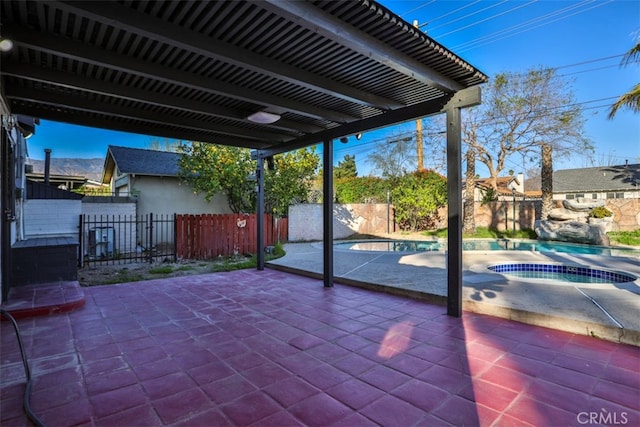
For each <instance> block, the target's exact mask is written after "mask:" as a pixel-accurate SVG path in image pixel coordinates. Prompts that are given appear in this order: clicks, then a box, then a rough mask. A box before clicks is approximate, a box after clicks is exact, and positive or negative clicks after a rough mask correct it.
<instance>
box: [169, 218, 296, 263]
mask: <svg viewBox="0 0 640 427" xmlns="http://www.w3.org/2000/svg"><path fill="white" fill-rule="evenodd" d="M256 227H257V220H256V215H255V214H250V215H245V214H219V215H218V214H205V215H176V228H175V233H176V255H177V257H178V258H187V259H212V258H215V257H217V256H220V255H221V256H232V255H238V254H239V255H245V254H255V253H256V250H257V238H258V236H257V231H256ZM287 232H288V221H287V218H273V216H272V215H265V217H264V244H265V245H266V246H272V245H274V244H275V243H276V242H277V241H280V242H285V241H286V240H287V234H288V233H287Z"/></svg>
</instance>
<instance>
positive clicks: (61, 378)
mask: <svg viewBox="0 0 640 427" xmlns="http://www.w3.org/2000/svg"><path fill="white" fill-rule="evenodd" d="M83 290H84V293H85V300H86V303H85V305H84V306H83V307H80V308H77V309H76V310H74V311H71V312H67V313H60V314H51V315H47V316H39V317H32V318H24V319H21V320H19V325H20V328H21V333H22V336H23V341H24V343H25V347H26V352H27V354H28V356H29V362H30V365H31V369H32V376H33V378H34V381H33V388H32V397H31V405H32V407H33V409H34V410H35V412H36V413H37V414H38V416H39V417H40V418H41V419H42V420H43V421H44V422H45V424H47V425H48V426H67V425H81V426H89V425H91V426H134V425H141V426H162V425H171V426H227V425H256V426H278V427H280V426H298V425H308V426H368V425H383V426H399V427H404V426H440V425H442V426H446V425H455V426H458V425H470V426H473V425H486V426H490V425H499V426H511V425H524V426H527V425H533V426H551V425H563V426H564V425H576V426H579V425H594V424H612V425H623V424H626V425H630V426H631V425H634V426H637V425H640V349H639V348H637V347H633V346H629V345H624V344H615V343H611V342H606V341H601V340H598V339H595V338H589V337H585V336H581V335H573V334H569V333H565V332H560V331H555V330H551V329H545V328H541V327H535V326H531V325H525V324H521V323H516V322H512V321H508V320H505V319H499V318H493V317H488V316H482V315H477V314H472V313H465V314H464V315H463V317H462V318H453V317H449V316H447V315H446V313H445V308H444V307H442V306H438V305H432V304H427V303H424V302H419V301H414V300H410V299H406V298H402V297H398V296H392V295H388V294H383V293H377V292H373V291H369V290H363V289H358V288H353V287H348V286H343V285H336V287H334V288H332V289H326V288H323V287H322V281H319V280H315V279H311V278H307V277H302V276H297V275H293V274H289V273H284V272H280V271H275V270H269V269H267V270H265V271H256V270H242V271H236V272H231V273H217V274H211V275H202V276H185V277H182V278H171V279H163V280H153V281H147V282H137V283H129V284H122V285H112V286H101V287H94V288H84V289H83ZM1 328H2V329H1V332H2V336H1V344H2V348H1V355H0V356H1V368H2V371H1V374H0V380H1V386H2V388H1V392H0V393H1V394H0V399H1V400H0V403H1V406H0V411H1V417H0V424H1V425H2V426H22V425H29V421H28V420H27V419H26V417H25V415H24V414H23V412H22V394H23V391H24V386H25V384H24V383H25V381H24V372H23V367H22V363H21V360H20V354H19V350H18V345H17V343H16V339H15V335H14V334H13V330H12V328H11V325H10V323H9V322H2V325H1Z"/></svg>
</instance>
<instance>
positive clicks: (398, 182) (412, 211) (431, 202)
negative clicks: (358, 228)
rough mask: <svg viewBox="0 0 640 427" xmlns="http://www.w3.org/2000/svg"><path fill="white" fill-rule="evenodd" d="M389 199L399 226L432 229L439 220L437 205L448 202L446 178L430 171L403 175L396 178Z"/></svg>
mask: <svg viewBox="0 0 640 427" xmlns="http://www.w3.org/2000/svg"><path fill="white" fill-rule="evenodd" d="M391 199H392V200H393V206H394V207H395V219H396V222H397V223H398V225H399V226H400V228H401V229H403V230H411V231H420V230H427V229H431V228H434V227H435V226H436V224H437V220H438V219H439V218H438V208H440V207H441V206H444V205H446V204H447V179H446V178H445V177H443V176H442V175H440V174H438V173H436V172H434V171H430V170H422V171H417V172H413V173H410V174H407V175H404V176H402V177H400V178H396V179H395V185H394V186H393V189H392V190H391Z"/></svg>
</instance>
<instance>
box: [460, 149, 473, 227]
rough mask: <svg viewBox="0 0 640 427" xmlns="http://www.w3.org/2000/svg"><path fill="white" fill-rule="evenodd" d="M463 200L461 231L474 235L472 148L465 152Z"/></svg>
mask: <svg viewBox="0 0 640 427" xmlns="http://www.w3.org/2000/svg"><path fill="white" fill-rule="evenodd" d="M465 189H466V193H465V198H464V216H463V218H462V231H463V232H464V233H469V234H475V233H476V219H475V190H476V152H475V151H474V150H473V148H469V150H468V151H467V172H466V184H465Z"/></svg>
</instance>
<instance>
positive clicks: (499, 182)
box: [476, 176, 520, 196]
mask: <svg viewBox="0 0 640 427" xmlns="http://www.w3.org/2000/svg"><path fill="white" fill-rule="evenodd" d="M490 181H491V178H478V179H476V187H482V188H489V187H491V184H490ZM514 181H515V183H516V184H520V182H518V177H517V176H499V177H497V178H496V186H497V190H498V194H501V195H509V196H511V195H512V194H513V191H512V190H511V187H509V184H511V183H512V182H514ZM518 194H520V193H518Z"/></svg>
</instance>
